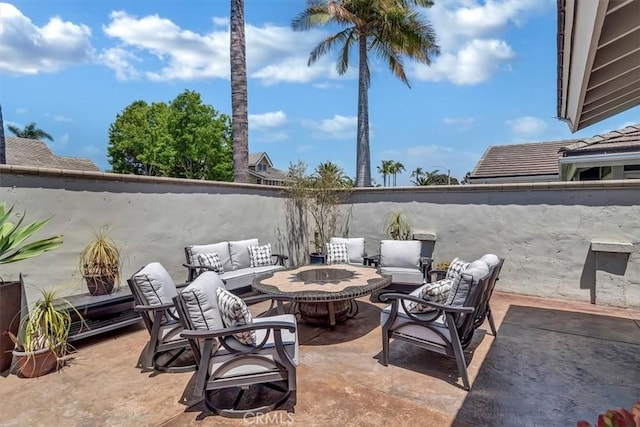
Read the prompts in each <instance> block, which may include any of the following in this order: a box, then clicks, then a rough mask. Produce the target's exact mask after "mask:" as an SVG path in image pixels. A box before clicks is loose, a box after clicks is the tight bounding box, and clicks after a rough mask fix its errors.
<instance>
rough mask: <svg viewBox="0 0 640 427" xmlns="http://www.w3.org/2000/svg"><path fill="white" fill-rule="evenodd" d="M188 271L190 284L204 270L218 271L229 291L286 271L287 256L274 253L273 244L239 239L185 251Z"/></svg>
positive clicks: (188, 247)
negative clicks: (282, 270) (259, 277)
mask: <svg viewBox="0 0 640 427" xmlns="http://www.w3.org/2000/svg"><path fill="white" fill-rule="evenodd" d="M184 252H185V257H186V260H187V262H186V264H184V266H185V267H187V269H188V275H187V281H188V282H191V281H193V280H194V279H195V278H196V277H197V276H198V275H199V274H200V273H202V272H203V271H207V270H211V271H216V272H217V273H218V275H219V276H220V278H221V279H222V280H224V281H225V285H226V288H227V290H233V289H240V288H244V287H248V286H251V283H252V282H253V279H255V278H256V277H258V276H260V275H263V274H266V273H271V272H272V271H276V270H280V269H282V268H284V261H285V260H286V259H288V258H289V257H287V256H286V255H281V254H274V253H272V252H271V245H270V244H267V245H260V242H259V241H258V239H246V240H235V241H228V242H219V243H212V244H207V245H191V246H187V247H185V248H184Z"/></svg>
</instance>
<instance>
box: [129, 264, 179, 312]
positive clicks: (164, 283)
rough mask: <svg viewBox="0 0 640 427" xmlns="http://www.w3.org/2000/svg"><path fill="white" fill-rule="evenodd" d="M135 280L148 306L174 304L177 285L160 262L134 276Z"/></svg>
mask: <svg viewBox="0 0 640 427" xmlns="http://www.w3.org/2000/svg"><path fill="white" fill-rule="evenodd" d="M133 280H134V281H135V283H136V284H137V285H138V287H139V288H140V290H141V291H142V294H143V296H144V298H145V299H146V303H147V305H160V304H173V300H172V299H173V297H175V296H176V295H177V291H176V284H175V282H174V281H173V279H172V278H171V276H170V275H169V273H168V272H167V270H166V269H165V268H164V267H163V266H162V264H160V263H159V262H152V263H149V264H147V265H146V266H145V267H144V268H143V269H141V270H140V271H138V272H137V273H136V274H135V275H134V276H133Z"/></svg>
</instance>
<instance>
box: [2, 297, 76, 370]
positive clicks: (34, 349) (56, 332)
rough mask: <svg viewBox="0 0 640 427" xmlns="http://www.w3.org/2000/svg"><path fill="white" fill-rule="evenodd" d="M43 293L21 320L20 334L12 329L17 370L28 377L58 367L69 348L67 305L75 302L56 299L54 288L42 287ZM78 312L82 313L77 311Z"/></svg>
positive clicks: (69, 322)
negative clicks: (14, 332)
mask: <svg viewBox="0 0 640 427" xmlns="http://www.w3.org/2000/svg"><path fill="white" fill-rule="evenodd" d="M40 293H41V296H40V298H39V299H38V300H37V301H36V303H35V304H34V305H33V307H32V308H31V310H30V311H29V313H28V314H27V315H26V316H25V317H23V318H22V321H21V322H20V333H19V338H18V337H16V335H14V334H13V333H11V332H10V333H9V337H10V338H11V340H12V341H13V342H14V344H15V349H14V350H13V356H14V357H15V358H16V368H17V373H18V375H20V376H22V377H25V378H34V377H39V376H41V375H45V374H48V373H49V372H51V371H54V370H56V369H57V368H58V367H59V366H60V363H61V361H62V360H63V358H64V356H65V355H66V354H67V349H68V344H67V339H68V337H69V330H70V328H71V314H70V313H69V310H68V308H67V306H69V307H71V308H73V306H71V304H69V303H68V302H66V301H65V300H63V299H57V298H56V293H55V291H50V290H42V289H41V290H40ZM74 310H75V309H74ZM76 314H78V316H80V314H79V313H77V311H76ZM80 318H81V317H80ZM81 319H82V318H81Z"/></svg>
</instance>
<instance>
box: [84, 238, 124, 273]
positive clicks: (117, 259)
mask: <svg viewBox="0 0 640 427" xmlns="http://www.w3.org/2000/svg"><path fill="white" fill-rule="evenodd" d="M121 262H122V258H121V255H120V249H119V248H118V246H117V245H116V243H115V242H114V241H113V239H111V237H109V234H108V230H107V229H106V228H101V229H100V230H99V231H96V232H94V239H93V240H92V241H91V242H90V243H89V244H88V245H87V246H86V247H85V248H84V250H83V251H82V254H81V255H80V271H81V272H82V274H83V275H84V276H89V275H99V276H105V277H106V278H108V279H109V280H113V281H114V282H115V283H117V279H118V277H119V276H120V264H121Z"/></svg>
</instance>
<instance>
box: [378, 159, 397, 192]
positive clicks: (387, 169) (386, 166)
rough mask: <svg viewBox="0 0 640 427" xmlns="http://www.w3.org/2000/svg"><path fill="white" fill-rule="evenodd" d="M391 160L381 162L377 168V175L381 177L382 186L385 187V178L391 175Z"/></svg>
mask: <svg viewBox="0 0 640 427" xmlns="http://www.w3.org/2000/svg"><path fill="white" fill-rule="evenodd" d="M394 163H395V162H394V161H393V160H382V161H381V162H380V166H378V173H379V174H380V175H382V185H383V186H384V187H386V186H387V177H388V176H389V175H391V174H392V172H391V170H392V168H393V164H394Z"/></svg>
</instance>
